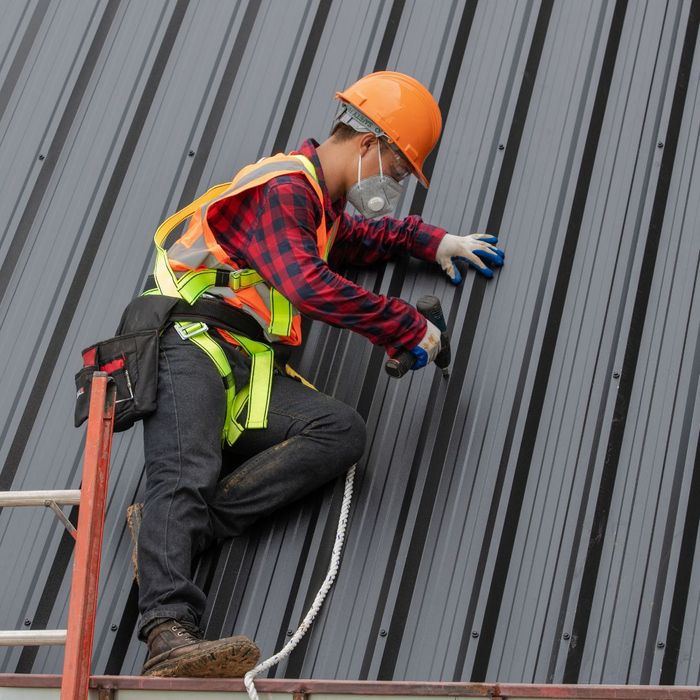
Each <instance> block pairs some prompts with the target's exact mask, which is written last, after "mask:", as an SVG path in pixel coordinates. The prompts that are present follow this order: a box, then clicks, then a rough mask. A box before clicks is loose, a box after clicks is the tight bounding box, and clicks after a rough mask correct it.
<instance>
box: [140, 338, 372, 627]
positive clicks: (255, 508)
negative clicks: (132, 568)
mask: <svg viewBox="0 0 700 700" xmlns="http://www.w3.org/2000/svg"><path fill="white" fill-rule="evenodd" d="M222 345H225V343H222ZM226 354H227V356H229V360H230V362H231V365H232V369H233V371H234V376H235V378H236V385H237V386H243V385H244V384H245V383H246V382H247V378H248V371H249V361H248V358H247V357H245V356H244V355H242V353H240V352H239V351H237V350H235V349H234V348H230V347H227V348H226ZM225 401H226V400H225V393H224V386H223V382H222V380H221V377H220V375H219V373H218V371H217V370H216V368H215V366H214V363H213V362H212V361H211V360H210V359H209V358H208V357H207V356H206V355H205V354H204V353H203V352H202V350H200V349H199V348H198V347H197V346H195V345H194V343H192V342H190V341H188V340H182V339H181V338H180V337H179V336H178V335H177V333H176V332H175V330H174V328H172V327H171V328H169V329H168V330H167V331H166V332H165V333H164V334H163V336H162V338H161V349H160V363H159V376H158V408H157V409H156V411H155V413H153V414H152V415H150V416H149V417H148V418H146V420H145V421H144V445H145V456H146V497H145V508H144V512H143V522H142V525H141V530H140V534H139V543H138V544H139V546H138V566H139V579H140V584H139V611H140V612H141V620H140V623H139V636H140V637H141V638H142V639H143V638H144V635H145V634H146V633H147V631H148V630H147V626H148V623H149V622H151V623H152V622H153V621H155V620H156V619H157V618H174V619H177V620H181V621H189V622H193V623H195V624H198V623H199V621H200V618H201V616H202V613H203V611H204V604H205V596H204V593H203V592H202V591H201V590H200V589H199V588H198V587H197V586H196V585H195V584H194V582H193V580H192V561H193V559H194V557H195V556H196V555H197V554H198V553H199V552H201V551H202V550H203V549H204V548H206V547H207V546H209V545H210V544H211V543H212V542H213V541H214V540H215V539H219V538H227V537H233V536H235V535H239V534H240V533H242V532H243V531H244V530H246V528H248V527H249V526H250V525H251V524H252V523H254V522H255V521H256V520H258V519H259V518H261V517H263V516H265V515H268V514H270V513H272V512H273V511H275V510H276V509H278V508H279V507H280V506H283V505H285V504H287V503H290V502H292V501H295V500H297V499H298V498H301V497H302V496H304V495H306V494H307V493H309V492H311V491H313V490H314V489H316V488H317V487H318V486H320V485H322V484H324V483H326V482H328V481H330V480H332V479H334V478H335V477H337V476H339V475H340V474H343V473H344V472H345V471H347V469H349V467H350V466H352V465H353V464H354V463H355V462H356V461H357V460H359V459H360V457H361V456H362V452H363V450H364V446H365V424H364V421H363V420H362V418H361V417H360V416H359V415H358V413H357V412H356V411H355V410H354V409H352V408H351V407H350V406H347V405H346V404H344V403H342V402H341V401H337V400H336V399H333V398H331V397H330V396H326V395H325V394H322V393H320V392H316V391H313V390H311V389H309V388H307V387H305V386H304V385H303V384H301V383H300V382H298V381H296V380H294V379H290V378H289V377H286V376H283V375H280V374H275V376H274V379H273V384H272V395H271V399H270V408H269V414H268V427H267V428H266V429H265V430H246V431H245V432H244V433H243V435H242V436H241V437H240V438H239V439H238V441H237V442H236V443H235V445H234V446H233V447H232V448H231V449H230V450H222V449H221V433H222V429H223V422H224V418H225V412H226V404H225ZM229 459H232V460H235V463H236V464H239V466H237V467H236V468H235V469H234V470H233V471H231V472H230V473H226V472H227V469H226V466H227V460H229ZM222 470H223V473H224V474H225V476H223V478H222Z"/></svg>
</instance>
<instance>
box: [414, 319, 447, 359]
mask: <svg viewBox="0 0 700 700" xmlns="http://www.w3.org/2000/svg"><path fill="white" fill-rule="evenodd" d="M425 321H426V323H427V324H428V325H427V327H426V329H425V335H423V337H422V338H421V341H420V343H418V345H416V347H415V348H411V351H410V352H411V355H413V356H414V357H415V358H416V361H415V362H414V364H413V367H411V369H420V368H421V367H425V366H426V365H427V364H428V362H432V361H433V360H434V359H435V358H436V357H437V354H438V353H439V352H440V337H441V333H440V329H439V328H438V327H437V326H436V325H435V324H434V323H431V322H430V321H429V320H428V319H427V318H426V319H425Z"/></svg>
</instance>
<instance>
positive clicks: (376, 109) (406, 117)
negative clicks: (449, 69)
mask: <svg viewBox="0 0 700 700" xmlns="http://www.w3.org/2000/svg"><path fill="white" fill-rule="evenodd" d="M335 96H336V97H337V98H338V99H339V100H341V101H342V102H344V103H345V104H346V105H351V106H352V107H354V108H355V109H356V110H358V111H359V112H360V117H361V116H362V115H364V116H365V117H366V118H367V119H369V120H371V122H372V123H373V124H375V125H376V126H377V127H379V129H381V132H382V133H383V134H384V135H385V136H387V137H388V139H389V141H390V142H393V143H394V144H395V145H396V146H397V147H398V149H399V150H400V151H401V153H402V154H403V155H404V156H405V158H406V160H407V161H408V162H409V163H410V164H411V167H412V168H413V172H414V173H415V175H416V177H418V179H419V180H420V181H421V182H422V183H423V184H424V185H425V186H426V187H428V185H429V184H430V183H429V182H428V179H427V178H426V177H425V175H424V174H423V163H424V162H425V159H426V158H427V157H428V154H429V153H430V151H432V150H433V147H434V146H435V144H436V143H437V140H438V138H440V132H441V131H442V117H441V115H440V108H439V107H438V105H437V102H435V98H434V97H433V96H432V95H431V94H430V92H428V90H427V89H426V88H425V87H424V86H423V85H421V84H420V83H419V82H418V81H417V80H416V79H415V78H412V77H411V76H410V75H405V74H404V73H396V72H394V71H380V72H378V73H370V74H369V75H365V76H364V78H360V79H359V80H358V81H357V82H356V83H353V84H352V85H351V86H350V87H349V88H347V89H346V90H343V91H342V92H337V93H336V94H335ZM365 126H367V127H369V129H368V130H370V131H372V132H373V133H377V132H376V130H374V129H372V128H371V126H372V125H371V124H365ZM377 135H381V134H377Z"/></svg>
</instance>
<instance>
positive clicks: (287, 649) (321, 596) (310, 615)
mask: <svg viewBox="0 0 700 700" xmlns="http://www.w3.org/2000/svg"><path fill="white" fill-rule="evenodd" d="M356 466H357V465H353V466H352V467H350V470H349V471H348V473H347V475H346V477H345V489H344V491H343V504H342V505H341V507H340V518H339V519H338V530H337V532H336V534H335V543H334V544H333V552H332V554H331V563H330V565H329V566H328V573H327V574H326V578H325V580H324V582H323V585H322V586H321V588H320V589H319V591H318V593H317V594H316V598H314V602H313V603H312V605H311V607H310V608H309V612H307V613H306V617H305V618H304V619H303V620H302V622H301V624H300V625H299V629H298V630H297V631H296V632H295V633H294V635H293V636H292V638H291V639H290V640H289V641H288V642H287V644H285V646H284V647H282V649H281V650H280V651H278V652H277V653H276V654H275V655H274V656H271V657H270V658H269V659H266V660H265V661H263V662H262V663H260V664H258V665H257V666H256V667H255V668H254V669H253V670H252V671H248V673H246V674H245V677H244V678H243V683H244V684H245V687H246V690H247V691H248V697H249V698H250V700H259V698H258V691H257V690H256V689H255V676H257V675H258V674H260V673H263V672H264V671H267V670H268V669H270V668H272V667H273V666H276V665H277V664H278V663H279V662H280V661H282V660H283V659H286V658H287V657H288V656H289V655H290V654H291V653H292V651H293V650H294V648H295V647H296V646H297V644H299V642H300V641H301V640H302V637H303V636H304V635H305V634H306V633H307V632H308V631H309V628H310V627H311V623H312V622H313V621H314V619H315V617H316V615H318V612H319V610H320V609H321V606H322V605H323V601H324V600H325V598H326V595H328V591H330V589H331V586H332V585H333V582H334V581H335V577H336V574H337V573H338V567H339V566H340V555H341V553H342V551H343V542H344V541H345V528H346V526H347V524H348V514H349V513H350V502H351V501H352V485H353V479H354V478H355V467H356Z"/></svg>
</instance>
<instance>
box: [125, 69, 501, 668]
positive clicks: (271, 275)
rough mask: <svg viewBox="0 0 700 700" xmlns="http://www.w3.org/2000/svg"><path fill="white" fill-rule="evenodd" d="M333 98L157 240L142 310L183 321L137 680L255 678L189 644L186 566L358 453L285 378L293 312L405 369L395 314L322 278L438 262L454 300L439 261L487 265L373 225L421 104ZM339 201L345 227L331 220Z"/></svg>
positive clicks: (455, 277) (322, 408)
mask: <svg viewBox="0 0 700 700" xmlns="http://www.w3.org/2000/svg"><path fill="white" fill-rule="evenodd" d="M337 98H338V99H339V100H340V105H341V108H340V112H339V115H338V117H337V119H336V121H335V123H334V125H333V129H332V132H331V135H330V137H329V138H328V139H327V140H325V141H324V142H323V143H322V144H320V145H319V144H318V143H317V142H315V141H313V140H307V141H305V142H304V143H303V144H302V145H301V147H300V148H299V150H298V151H295V152H293V153H291V154H287V155H278V156H274V157H271V158H267V159H263V160H262V161H259V162H258V163H255V164H253V165H250V166H247V167H246V168H244V169H243V170H242V171H240V172H239V173H238V175H236V177H235V178H234V179H233V181H232V182H231V183H227V184H226V185H222V186H220V187H218V188H214V189H213V190H210V192H208V193H207V194H206V195H204V196H203V197H202V198H200V200H198V201H197V202H195V203H193V205H192V206H190V207H188V208H186V209H185V210H183V211H182V212H180V213H179V214H178V215H175V216H174V217H171V219H169V220H168V221H167V222H165V223H164V225H163V226H162V227H161V229H159V233H158V234H157V236H156V244H157V260H156V267H155V274H154V278H153V281H152V283H151V284H149V289H148V294H149V295H155V296H158V295H160V296H165V297H177V298H179V299H181V300H182V303H185V304H188V305H190V306H191V307H192V309H193V312H192V313H193V316H192V319H190V320H187V321H182V320H180V321H177V322H175V323H171V324H170V325H168V326H167V328H166V330H165V331H164V332H163V333H162V336H161V339H160V355H159V370H158V372H159V374H158V388H157V408H156V410H155V412H154V413H152V414H151V415H150V416H148V417H147V418H146V419H145V420H144V444H145V458H146V476H147V484H146V496H145V506H144V509H143V520H142V523H141V527H140V533H139V536H138V572H139V609H140V613H141V618H140V622H139V627H138V634H139V638H140V639H142V640H144V641H145V642H146V643H147V645H148V658H147V660H146V663H145V665H144V669H143V673H144V674H148V675H161V676H175V675H178V676H225V677H228V676H242V675H243V674H244V673H245V672H247V671H248V670H250V669H251V668H252V667H253V666H254V665H255V663H256V662H257V659H258V656H259V651H258V649H257V647H256V645H255V644H254V643H253V642H252V641H251V640H249V639H247V638H245V637H240V636H236V637H229V638H226V639H221V640H216V641H205V640H204V639H203V636H202V632H201V631H200V629H199V627H198V625H199V623H200V620H201V617H202V614H203V611H204V605H205V595H204V593H203V592H202V591H201V590H200V589H199V588H198V587H197V586H196V584H195V583H194V581H193V576H192V574H193V572H192V562H193V560H194V558H195V557H196V556H197V555H198V554H199V553H200V552H202V550H204V549H205V548H206V547H208V546H209V545H210V544H211V543H212V542H213V541H214V540H216V539H220V538H230V537H233V536H236V535H239V534H240V533H242V532H244V531H245V530H246V529H247V528H248V527H249V526H250V525H251V524H253V523H254V522H256V521H257V520H259V519H260V518H262V517H264V516H266V515H269V514H270V513H272V512H273V511H275V510H277V509H278V508H280V507H281V506H283V505H285V504H287V503H290V502H293V501H295V500H297V499H299V498H301V497H302V496H304V495H305V494H308V493H309V492H311V491H313V490H314V489H316V488H318V487H319V486H320V485H322V484H324V483H326V482H328V481H330V480H332V479H334V478H336V477H337V476H338V475H340V474H343V473H344V472H346V471H347V469H348V468H349V467H350V466H351V465H352V464H354V463H355V462H357V461H358V460H359V459H360V458H361V456H362V454H363V450H364V447H365V425H364V422H363V420H362V418H361V417H360V416H359V415H358V413H357V412H356V411H355V410H354V409H352V408H351V407H350V406H347V405H345V404H344V403H342V402H341V401H338V400H336V399H334V398H332V397H330V396H327V395H325V394H323V393H321V392H318V391H315V390H314V389H313V388H310V387H309V386H308V385H306V384H305V383H304V382H302V381H300V380H299V378H297V377H292V376H288V371H289V372H290V371H291V370H288V369H286V368H285V367H284V359H283V355H284V352H283V350H284V348H285V346H286V347H289V346H293V345H298V344H299V343H300V342H301V325H300V322H299V313H303V314H305V315H306V316H308V317H310V318H312V319H318V320H321V321H324V322H326V323H329V324H331V325H334V326H339V327H342V328H348V329H350V330H352V331H355V332H356V333H360V334H361V335H364V336H365V337H366V338H367V339H368V340H369V341H370V342H372V343H373V344H375V345H380V346H382V347H383V348H384V349H385V350H386V352H387V353H388V354H389V355H390V356H395V355H397V354H398V353H399V352H401V351H406V350H408V351H410V352H411V353H412V354H413V355H414V356H415V364H414V369H419V368H421V367H424V366H425V365H426V364H427V363H428V362H430V361H431V360H432V359H434V358H435V356H436V354H437V353H438V351H439V349H440V331H439V330H438V329H437V328H436V327H435V326H434V325H433V324H432V323H431V322H430V321H428V320H426V318H425V317H423V316H422V315H421V314H419V313H418V312H417V311H416V309H415V308H414V307H412V306H411V305H409V304H408V303H406V302H404V301H402V300H400V299H396V298H390V297H386V296H382V295H378V294H374V293H372V292H371V291H368V290H366V289H363V288H362V287H360V286H358V285H356V284H354V283H353V282H351V281H350V280H348V279H347V278H345V277H344V276H342V274H340V273H339V272H338V270H342V269H343V268H344V267H345V266H348V265H360V266H366V265H370V264H373V263H380V262H384V261H387V260H389V259H391V258H394V257H396V256H397V255H402V254H406V253H408V254H410V255H412V256H414V257H417V258H420V259H421V260H424V261H427V262H430V263H433V262H436V261H437V262H438V263H439V264H440V266H441V267H442V269H443V270H445V272H447V274H448V275H449V276H450V279H451V280H452V281H453V282H454V283H456V284H458V283H459V282H460V281H461V275H460V272H459V270H458V269H457V268H456V267H455V265H454V260H455V259H459V260H463V261H465V262H466V263H468V264H469V265H470V266H472V267H473V268H475V269H476V270H477V271H479V272H480V273H481V274H483V275H484V276H486V277H492V275H493V272H492V269H491V266H496V267H498V266H500V265H502V264H503V252H502V251H501V250H500V249H498V248H496V247H495V245H494V244H495V243H497V239H496V237H494V236H489V235H481V234H474V235H469V236H454V235H450V234H447V233H446V231H445V230H444V229H441V228H437V227H434V226H430V225H428V224H426V223H424V222H423V221H422V220H421V219H420V217H418V216H409V217H407V218H405V219H403V220H397V219H394V218H389V217H388V216H387V215H388V214H390V213H391V212H392V211H393V209H394V207H395V206H396V203H397V201H398V199H399V197H400V195H401V192H402V190H403V187H404V185H405V183H406V181H407V179H408V176H409V175H415V176H416V177H417V178H418V179H419V180H420V181H421V183H422V184H423V185H424V186H426V187H427V186H428V180H427V178H426V177H425V175H424V174H423V170H422V168H423V164H424V162H425V159H426V157H427V156H428V154H429V153H430V151H431V150H432V149H433V147H434V146H435V144H436V142H437V140H438V138H439V136H440V132H441V128H442V120H441V116H440V110H439V108H438V105H437V104H436V102H435V100H434V99H433V97H432V96H431V94H430V93H429V92H428V90H426V89H425V88H424V87H423V86H422V85H421V84H420V83H419V82H418V81H416V80H415V79H413V78H411V77H409V76H407V75H403V74H401V73H396V72H379V73H373V74H371V75H367V76H365V77H363V78H361V79H360V80H359V81H357V82H356V83H355V84H354V85H352V86H350V87H349V88H348V89H347V90H345V91H343V92H339V93H337ZM346 202H350V203H351V204H353V206H354V207H355V208H356V209H357V211H358V212H359V215H350V214H348V213H346V212H345V207H346ZM377 217H381V218H377ZM186 308H189V307H186ZM212 309H213V311H212ZM200 311H201V315H199V314H200ZM217 318H218V319H219V320H217ZM251 324H252V325H251ZM251 329H252V330H251ZM271 348H273V349H274V350H272V349H271ZM273 352H274V356H273ZM232 464H235V465H236V468H234V469H232V467H231V465H232Z"/></svg>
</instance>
